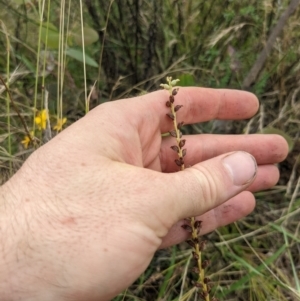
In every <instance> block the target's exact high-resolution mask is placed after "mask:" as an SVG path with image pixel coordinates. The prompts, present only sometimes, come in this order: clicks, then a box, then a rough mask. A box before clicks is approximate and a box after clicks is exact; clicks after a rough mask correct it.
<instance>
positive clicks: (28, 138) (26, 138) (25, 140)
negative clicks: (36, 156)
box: [21, 131, 33, 149]
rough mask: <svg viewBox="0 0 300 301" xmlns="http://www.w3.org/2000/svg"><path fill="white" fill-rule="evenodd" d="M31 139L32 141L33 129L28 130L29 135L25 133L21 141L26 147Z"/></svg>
mask: <svg viewBox="0 0 300 301" xmlns="http://www.w3.org/2000/svg"><path fill="white" fill-rule="evenodd" d="M30 138H31V139H30ZM31 141H33V131H31V132H30V137H29V136H28V135H26V136H25V137H24V139H23V140H22V141H21V143H22V144H23V146H24V148H25V149H27V148H28V146H29V143H30V142H31Z"/></svg>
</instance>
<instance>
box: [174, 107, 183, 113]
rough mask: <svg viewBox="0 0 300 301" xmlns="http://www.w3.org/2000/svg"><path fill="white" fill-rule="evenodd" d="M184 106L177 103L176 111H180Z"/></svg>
mask: <svg viewBox="0 0 300 301" xmlns="http://www.w3.org/2000/svg"><path fill="white" fill-rule="evenodd" d="M182 107H183V106H182V105H177V106H175V108H174V111H175V112H177V111H179V110H180V109H181V108H182Z"/></svg>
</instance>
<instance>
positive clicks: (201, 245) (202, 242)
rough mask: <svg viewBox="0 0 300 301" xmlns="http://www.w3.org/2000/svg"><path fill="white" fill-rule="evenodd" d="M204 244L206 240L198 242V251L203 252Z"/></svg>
mask: <svg viewBox="0 0 300 301" xmlns="http://www.w3.org/2000/svg"><path fill="white" fill-rule="evenodd" d="M206 243H207V241H206V240H202V241H201V242H200V246H199V249H200V251H203V250H204V249H205V247H206Z"/></svg>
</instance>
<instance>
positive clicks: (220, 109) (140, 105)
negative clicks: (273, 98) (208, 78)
mask: <svg viewBox="0 0 300 301" xmlns="http://www.w3.org/2000/svg"><path fill="white" fill-rule="evenodd" d="M168 97H169V95H168V92H167V91H165V90H161V91H157V92H153V93H149V94H146V95H143V96H141V97H137V98H132V99H130V101H131V102H132V103H133V106H131V110H134V112H135V113H136V112H143V113H142V114H141V115H140V117H141V118H140V121H141V122H148V123H153V122H154V119H155V117H157V116H158V118H159V124H160V129H161V132H167V131H169V130H171V129H172V127H173V124H172V122H170V119H169V118H168V117H167V116H166V113H168V112H169V111H168V108H167V107H166V105H165V103H166V101H167V100H168ZM175 103H176V104H180V105H183V108H182V109H181V110H180V111H178V121H183V122H184V123H185V124H191V123H196V122H203V121H208V120H211V119H246V118H250V117H252V116H253V115H254V114H255V113H256V112H257V109H258V100H257V98H256V96H255V95H254V94H251V93H249V92H245V91H239V90H226V89H219V90H217V89H208V88H196V87H182V88H179V92H178V94H177V95H176V97H175ZM145 112H147V113H146V114H145ZM131 113H133V112H131Z"/></svg>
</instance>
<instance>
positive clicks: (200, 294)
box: [198, 291, 208, 300]
mask: <svg viewBox="0 0 300 301" xmlns="http://www.w3.org/2000/svg"><path fill="white" fill-rule="evenodd" d="M198 295H199V296H200V297H201V298H202V300H206V297H207V296H208V293H207V292H204V291H202V292H198Z"/></svg>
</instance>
